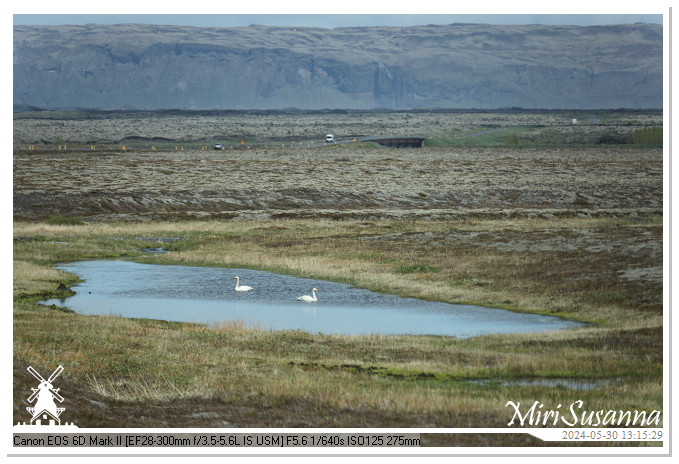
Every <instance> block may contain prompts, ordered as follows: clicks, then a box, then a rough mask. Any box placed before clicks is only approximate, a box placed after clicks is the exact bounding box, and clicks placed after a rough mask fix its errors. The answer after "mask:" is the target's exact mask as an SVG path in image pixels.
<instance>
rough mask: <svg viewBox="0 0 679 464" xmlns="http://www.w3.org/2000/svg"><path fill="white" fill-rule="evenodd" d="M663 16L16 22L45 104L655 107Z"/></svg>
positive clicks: (19, 52) (32, 101) (18, 82)
mask: <svg viewBox="0 0 679 464" xmlns="http://www.w3.org/2000/svg"><path fill="white" fill-rule="evenodd" d="M662 47H663V41H662V26H660V25H655V24H633V25H632V24H630V25H614V26H593V27H578V26H541V25H527V26H507V25H496V26H492V25H482V24H451V25H429V26H416V27H355V28H336V29H321V28H293V27H268V26H256V25H254V26H249V27H237V28H209V27H205V28H197V27H184V26H182V27H180V26H157V25H144V24H121V25H112V26H107V25H95V24H91V25H85V26H14V103H15V105H31V106H37V107H41V108H65V107H81V108H106V109H124V108H134V109H161V108H179V109H225V108H230V109H255V108H256V109H269V108H300V109H321V108H356V109H371V108H389V109H402V108H432V107H440V108H481V109H483V108H508V107H521V108H580V109H591V108H661V107H662V77H663V76H662V65H663V62H662Z"/></svg>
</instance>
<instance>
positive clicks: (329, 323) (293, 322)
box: [44, 260, 579, 337]
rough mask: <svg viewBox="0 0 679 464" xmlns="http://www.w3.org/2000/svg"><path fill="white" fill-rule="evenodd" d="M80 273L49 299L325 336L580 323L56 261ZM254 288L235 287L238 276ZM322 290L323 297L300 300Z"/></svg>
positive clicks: (127, 313)
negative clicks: (63, 292)
mask: <svg viewBox="0 0 679 464" xmlns="http://www.w3.org/2000/svg"><path fill="white" fill-rule="evenodd" d="M57 268H58V269H61V270H63V271H66V272H70V273H73V274H76V275H77V276H79V277H80V278H81V279H82V280H84V282H83V283H80V284H77V285H74V286H73V287H72V289H73V290H74V291H75V292H76V295H75V296H71V297H68V298H63V299H52V300H48V301H45V302H44V304H48V305H52V304H54V305H57V306H61V307H66V308H70V309H72V310H74V311H76V312H78V313H81V314H89V315H94V314H98V315H102V314H105V315H118V316H122V317H134V318H149V319H160V320H166V321H185V322H197V323H206V324H217V323H221V322H225V321H239V322H242V323H244V324H245V325H246V326H248V327H256V328H261V329H272V330H284V329H300V330H305V331H308V332H311V333H317V332H320V333H324V334H348V335H360V334H383V335H394V334H430V335H449V336H454V337H471V336H476V335H484V334H499V333H520V332H542V331H551V330H561V329H569V328H573V327H577V326H578V325H579V324H577V323H574V322H570V321H565V320H563V319H560V318H556V317H549V316H542V315H534V314H520V313H514V312H511V311H506V310H501V309H494V308H484V307H481V306H468V305H452V304H447V303H439V302H431V301H423V300H418V299H414V298H401V297H398V296H393V295H384V294H380V293H375V292H370V291H368V290H364V289H360V288H353V287H351V286H349V285H346V284H340V283H334V282H328V281H321V280H312V279H301V278H297V277H291V276H286V275H281V274H275V273H271V272H263V271H253V270H248V269H224V268H208V267H191V266H171V265H154V264H139V263H134V262H130V261H121V260H118V261H80V262H75V263H69V264H61V265H58V266H57ZM236 275H237V276H239V277H240V284H241V285H249V286H251V287H253V290H252V291H249V292H244V293H242V292H236V291H235V290H234V287H235V285H236V280H235V279H234V276H236ZM313 288H318V293H317V297H318V301H317V302H316V303H304V302H301V301H297V297H298V296H301V295H310V294H311V290H312V289H313Z"/></svg>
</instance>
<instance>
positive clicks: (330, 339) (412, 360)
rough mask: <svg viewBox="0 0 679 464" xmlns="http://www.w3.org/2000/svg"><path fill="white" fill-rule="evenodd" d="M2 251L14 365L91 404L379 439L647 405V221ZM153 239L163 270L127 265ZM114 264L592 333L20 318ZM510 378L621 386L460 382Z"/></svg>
mask: <svg viewBox="0 0 679 464" xmlns="http://www.w3.org/2000/svg"><path fill="white" fill-rule="evenodd" d="M14 235H15V237H24V238H25V239H21V240H15V244H14V294H15V303H14V334H15V339H14V355H15V358H17V359H21V360H26V362H28V363H31V364H32V365H44V366H52V365H58V364H62V365H68V375H69V376H70V378H72V379H73V380H74V381H77V382H79V383H80V384H82V385H84V386H86V388H87V389H88V391H89V392H91V394H93V395H96V396H98V397H99V398H101V399H103V400H105V401H123V402H127V403H139V404H143V403H144V402H154V403H158V402H160V403H163V402H166V403H167V404H174V405H176V404H178V403H179V402H182V401H187V402H195V401H198V402H200V401H203V402H208V401H216V402H218V403H219V404H226V405H234V407H236V406H235V405H242V404H247V405H253V408H254V407H255V406H254V405H257V406H256V408H261V410H262V411H265V410H268V408H273V409H275V410H281V411H287V412H286V414H290V415H291V416H296V415H298V414H301V415H303V416H305V417H307V418H310V419H309V421H310V422H308V423H311V424H314V423H323V424H327V423H328V422H327V421H328V420H330V419H326V416H328V411H335V413H336V412H337V411H345V414H344V415H342V414H338V415H336V416H333V417H334V418H335V421H332V420H331V422H330V423H331V424H337V425H341V424H355V423H356V422H355V421H356V420H357V419H356V417H364V418H370V417H375V418H378V419H376V420H378V421H381V423H383V424H384V423H392V424H393V423H399V424H402V425H406V424H407V425H412V424H414V423H422V422H419V421H424V423H425V424H427V425H436V426H455V427H464V426H503V425H506V421H504V423H503V418H504V417H505V416H506V415H507V410H506V408H505V406H504V405H505V403H506V401H507V400H509V399H511V400H513V401H525V402H528V403H530V402H532V401H534V400H539V401H541V402H543V403H544V402H547V401H549V402H552V401H553V402H554V404H557V403H558V402H562V403H563V404H569V403H570V402H571V401H573V398H575V397H577V399H583V401H587V402H589V404H588V406H589V407H594V406H597V407H599V406H600V407H601V408H605V409H611V408H614V409H630V408H632V409H639V408H646V409H648V410H651V409H658V408H660V407H661V405H662V389H661V385H662V363H663V359H662V302H661V296H662V282H657V281H653V280H648V278H643V279H636V280H634V279H632V280H630V279H629V278H625V277H623V274H622V273H621V271H623V270H627V269H630V268H642V269H645V268H650V267H652V266H655V265H657V259H658V257H657V255H654V254H653V253H654V252H653V250H656V249H657V244H659V243H661V241H662V220H661V219H660V218H657V217H649V218H646V219H642V220H626V219H593V218H554V219H551V220H545V219H537V218H523V219H513V220H496V219H490V220H483V219H474V220H459V221H422V222H418V221H407V222H406V221H403V222H398V221H397V222H394V221H387V220H377V221H370V222H368V223H366V222H365V221H361V222H359V221H341V222H338V221H324V220H319V221H314V222H309V221H304V220H274V221H266V222H260V221H232V222H216V221H210V222H199V221H195V222H176V223H173V222H153V223H148V224H140V223H96V222H94V223H87V224H81V225H59V224H45V223H22V222H17V223H15V224H14ZM163 238H173V239H176V240H174V241H172V242H171V243H170V244H169V245H167V243H165V245H166V246H168V247H169V248H171V249H172V250H173V251H172V252H171V253H167V254H163V255H149V254H146V253H143V252H141V251H140V249H141V248H143V247H145V246H148V244H149V243H151V242H152V241H153V240H158V241H159V242H160V243H162V240H163ZM149 240H150V241H149ZM62 241H63V242H67V243H56V242H62ZM611 243H615V244H617V246H615V247H612V246H609V245H610V244H611ZM588 249H596V250H598V251H597V253H591V252H587V250H588ZM635 250H639V251H635ZM113 257H115V258H119V257H124V258H127V259H135V260H140V261H144V262H149V263H158V264H187V265H189V264H190V265H201V266H218V267H248V268H255V269H263V270H271V271H275V272H283V273H288V274H292V275H298V276H304V277H313V278H319V279H331V280H336V281H342V282H347V283H351V284H353V285H357V286H361V287H364V288H369V289H372V290H377V291H382V292H389V293H394V294H400V295H404V296H413V297H418V298H426V299H433V300H440V301H448V302H453V303H477V304H479V303H480V304H485V305H489V306H498V307H507V308H510V309H512V310H516V311H527V312H540V313H546V314H553V315H559V316H562V317H568V318H573V319H578V320H585V321H590V322H591V323H593V325H591V326H589V327H586V328H581V329H577V330H571V331H563V332H550V333H544V334H517V335H492V336H485V337H475V338H472V339H464V340H456V339H453V338H449V337H434V336H393V337H386V336H379V335H366V336H359V337H349V336H334V335H321V334H309V333H306V332H302V331H276V332H273V331H269V330H265V329H263V328H259V327H247V326H245V324H244V323H242V322H240V321H231V322H226V323H223V324H218V325H214V326H210V327H207V326H201V325H194V324H179V323H168V322H163V321H150V320H133V319H122V318H119V317H114V316H108V317H103V316H100V317H86V316H80V315H77V314H67V313H63V312H60V311H55V310H53V309H50V308H47V307H44V306H40V305H37V304H35V303H34V302H33V301H34V299H35V298H37V297H41V296H44V295H47V294H50V293H53V292H54V290H55V288H56V285H57V284H58V282H61V281H63V280H64V279H65V278H66V276H65V275H64V273H60V272H58V271H56V270H55V269H53V268H52V265H53V264H55V263H58V262H62V261H68V260H76V259H89V258H113ZM404 270H407V272H404ZM73 279H74V277H72V276H71V278H70V281H73ZM66 280H68V279H66ZM524 377H527V378H532V377H544V378H551V377H569V378H585V379H587V378H591V379H597V378H615V379H617V378H622V379H624V382H622V383H612V384H610V385H607V386H605V387H603V388H604V392H602V391H596V392H587V391H583V392H576V393H573V392H571V391H567V390H563V389H553V388H549V387H540V386H529V387H522V386H502V385H501V384H493V383H491V384H487V385H484V386H480V384H476V383H473V382H472V381H476V380H484V379H485V380H492V379H514V378H524ZM187 404H188V403H187ZM257 417H259V416H257ZM328 417H329V416H328ZM395 418H400V419H395ZM242 420H245V419H242ZM251 420H252V421H254V423H260V424H265V423H267V422H266V419H264V418H259V419H257V418H253V419H251ZM319 421H320V422H319ZM393 421H396V422H393ZM413 421H414V422H413ZM361 423H362V424H365V422H361Z"/></svg>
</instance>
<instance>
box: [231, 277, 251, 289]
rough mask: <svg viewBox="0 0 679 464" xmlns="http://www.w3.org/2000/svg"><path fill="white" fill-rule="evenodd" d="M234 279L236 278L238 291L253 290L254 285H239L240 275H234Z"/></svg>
mask: <svg viewBox="0 0 679 464" xmlns="http://www.w3.org/2000/svg"><path fill="white" fill-rule="evenodd" d="M234 279H236V291H237V292H249V291H250V290H252V287H248V286H247V285H239V283H240V279H239V278H238V276H236V277H234Z"/></svg>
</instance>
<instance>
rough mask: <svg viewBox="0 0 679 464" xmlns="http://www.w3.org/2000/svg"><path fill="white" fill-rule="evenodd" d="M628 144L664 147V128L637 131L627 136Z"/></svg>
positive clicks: (648, 128)
mask: <svg viewBox="0 0 679 464" xmlns="http://www.w3.org/2000/svg"><path fill="white" fill-rule="evenodd" d="M627 143H630V144H633V145H650V146H654V147H662V145H663V136H662V127H647V128H644V129H639V130H635V131H634V132H631V133H630V134H629V135H628V136H627Z"/></svg>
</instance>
